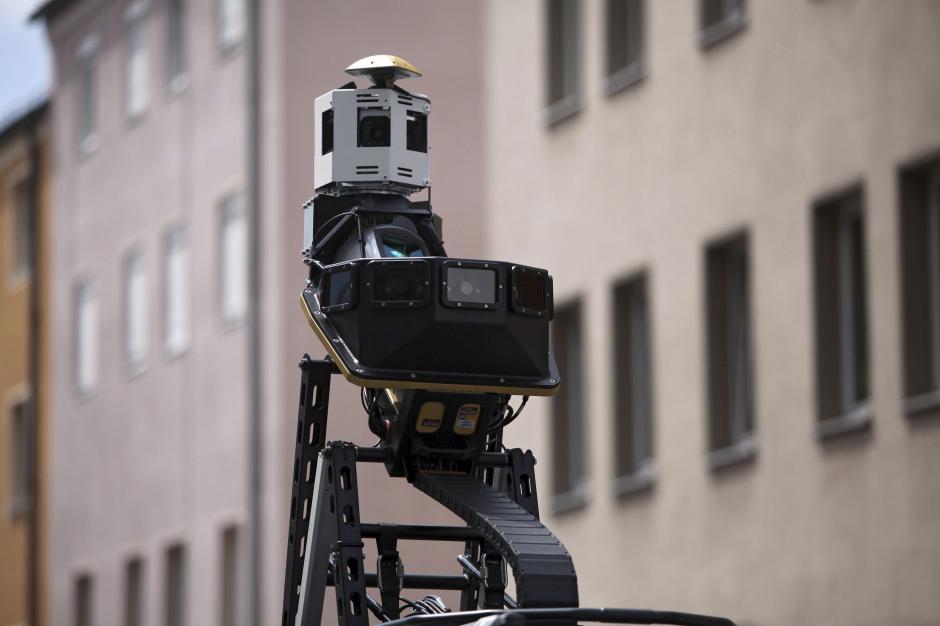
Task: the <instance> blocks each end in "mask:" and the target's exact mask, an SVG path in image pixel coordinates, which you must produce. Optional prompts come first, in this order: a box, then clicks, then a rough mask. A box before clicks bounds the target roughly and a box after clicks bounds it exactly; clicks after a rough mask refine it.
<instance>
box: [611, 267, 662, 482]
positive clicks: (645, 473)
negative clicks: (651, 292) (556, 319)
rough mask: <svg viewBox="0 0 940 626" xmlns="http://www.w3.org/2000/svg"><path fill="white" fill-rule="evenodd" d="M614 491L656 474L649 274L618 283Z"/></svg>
mask: <svg viewBox="0 0 940 626" xmlns="http://www.w3.org/2000/svg"><path fill="white" fill-rule="evenodd" d="M613 305H614V308H613V318H614V376H615V380H614V407H615V411H616V413H615V428H614V431H615V436H616V439H615V441H614V459H615V468H614V469H615V471H616V477H617V479H616V482H615V484H614V491H615V492H616V493H618V494H623V493H628V492H632V491H636V490H639V489H643V488H645V487H648V486H649V485H650V484H651V482H652V477H653V445H652V444H653V408H652V405H653V402H652V400H653V398H652V396H653V393H652V392H653V389H652V376H651V374H652V367H651V361H650V323H649V300H648V296H647V279H646V275H645V274H641V275H639V276H636V277H633V278H630V279H628V280H626V281H624V282H621V283H620V284H618V285H616V286H615V287H614V302H613Z"/></svg>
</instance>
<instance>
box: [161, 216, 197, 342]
mask: <svg viewBox="0 0 940 626" xmlns="http://www.w3.org/2000/svg"><path fill="white" fill-rule="evenodd" d="M176 246H180V247H181V251H179V252H177V251H176V249H175V247H176ZM174 253H178V254H181V255H182V257H181V260H180V261H179V262H180V263H181V264H182V268H181V269H180V270H179V271H180V274H179V275H178V276H175V275H174V273H173V272H174V268H173V267H172V266H171V261H173V260H174V257H173V256H172V255H173V254H174ZM174 280H180V281H181V285H180V286H179V287H176V286H175V284H174V283H173V281H174ZM175 298H180V299H181V300H180V302H178V303H177V302H176V300H175ZM163 303H164V306H163V346H164V350H165V351H166V354H167V356H168V357H170V358H176V357H179V356H182V355H183V354H185V353H186V352H187V351H188V350H189V348H190V347H191V346H192V323H193V320H192V246H191V237H190V231H189V227H188V226H186V225H184V224H177V225H175V226H173V227H172V228H170V229H169V230H167V231H166V233H165V234H164V238H163Z"/></svg>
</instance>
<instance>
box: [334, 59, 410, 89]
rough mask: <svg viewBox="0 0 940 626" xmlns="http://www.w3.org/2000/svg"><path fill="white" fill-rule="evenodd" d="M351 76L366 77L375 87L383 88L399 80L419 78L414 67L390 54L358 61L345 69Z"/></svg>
mask: <svg viewBox="0 0 940 626" xmlns="http://www.w3.org/2000/svg"><path fill="white" fill-rule="evenodd" d="M346 73H347V74H351V75H353V76H368V77H369V78H370V79H372V82H373V83H375V84H376V85H377V86H380V87H384V86H387V85H390V84H391V83H393V82H395V81H396V80H399V79H401V78H411V77H412V76H421V72H419V71H418V68H416V67H415V66H414V65H412V64H411V63H409V62H408V61H406V60H405V59H403V58H401V57H396V56H393V55H391V54H376V55H373V56H370V57H365V58H363V59H359V60H358V61H356V62H355V63H353V64H352V65H350V66H349V67H347V68H346Z"/></svg>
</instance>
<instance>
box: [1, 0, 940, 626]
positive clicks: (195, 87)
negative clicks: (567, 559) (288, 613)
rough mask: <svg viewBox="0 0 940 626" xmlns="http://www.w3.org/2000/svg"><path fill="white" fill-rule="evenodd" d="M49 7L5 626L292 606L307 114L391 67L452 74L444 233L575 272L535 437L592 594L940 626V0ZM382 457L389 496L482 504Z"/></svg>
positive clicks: (10, 184) (431, 558)
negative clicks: (360, 65)
mask: <svg viewBox="0 0 940 626" xmlns="http://www.w3.org/2000/svg"><path fill="white" fill-rule="evenodd" d="M36 4H38V6H37V7H36V11H35V13H34V18H35V19H36V20H38V21H41V22H42V23H44V24H45V27H46V30H47V34H48V39H49V43H50V46H51V49H52V60H53V68H54V69H53V78H52V83H51V86H50V105H49V109H48V121H42V120H43V119H44V118H43V116H44V115H46V113H45V111H46V108H45V107H44V106H39V107H37V108H35V109H32V108H30V109H29V110H28V111H27V112H26V113H25V114H21V115H17V116H15V117H14V118H13V119H11V121H10V122H8V123H6V124H5V125H3V127H2V128H3V130H2V131H0V202H2V205H0V206H2V212H0V237H2V239H0V241H2V242H3V244H2V251H3V254H0V257H2V258H0V280H2V282H4V285H5V287H4V289H2V290H0V291H2V294H0V332H2V335H0V356H2V358H0V393H2V394H3V396H2V400H3V403H4V404H3V411H4V412H3V415H2V417H3V422H2V426H3V427H2V428H0V446H2V447H0V455H2V457H0V458H2V460H3V462H2V469H0V483H2V484H0V501H2V503H3V507H4V510H3V511H2V513H3V514H4V516H3V519H2V520H0V624H24V623H32V622H33V621H35V623H37V624H56V625H59V624H63V625H66V624H71V625H74V626H89V625H91V624H95V625H113V624H125V625H127V626H132V625H138V624H149V625H154V624H165V625H167V626H171V625H172V626H177V625H185V624H193V625H195V624H224V625H244V626H248V625H249V624H253V623H263V624H274V623H278V622H280V616H279V613H280V608H281V597H282V584H283V571H284V570H283V568H284V556H285V547H286V542H285V539H286V530H287V514H288V505H289V489H290V479H291V474H290V463H291V457H292V454H293V445H292V442H293V436H294V432H293V431H294V418H295V415H296V413H295V412H296V410H297V408H296V405H295V402H296V398H297V386H298V381H299V372H298V370H297V369H296V368H295V367H294V365H295V364H296V362H297V360H298V359H299V357H300V356H301V354H302V353H303V352H304V351H310V352H311V354H312V356H314V357H319V356H321V354H322V349H321V348H320V347H319V345H318V344H317V342H316V340H315V338H314V337H313V335H312V333H311V332H310V331H309V329H307V328H306V324H305V322H304V320H303V316H302V315H301V313H300V309H299V306H298V305H297V299H298V294H299V290H300V289H301V287H302V286H303V280H304V277H305V272H304V267H303V266H302V265H301V263H300V262H299V261H300V258H299V254H298V253H299V251H300V247H301V213H300V205H301V203H302V202H303V201H304V200H306V199H307V198H308V197H309V196H310V195H312V192H313V188H312V187H313V185H312V181H313V172H312V167H313V154H314V153H313V119H312V113H313V100H314V98H315V97H316V96H317V95H319V94H321V93H323V92H325V91H327V90H329V89H331V88H335V87H337V86H338V85H340V84H342V83H344V82H346V80H347V78H348V77H346V76H345V75H343V74H342V68H344V67H346V66H347V65H348V64H349V63H351V62H352V61H354V60H356V59H358V58H360V57H363V56H366V55H369V54H374V53H386V52H387V53H392V54H397V55H401V56H403V57H404V58H406V59H408V60H410V61H412V62H413V63H414V64H415V65H417V66H418V68H419V69H421V70H422V71H423V72H424V74H425V78H421V79H413V80H409V81H408V82H407V83H405V84H404V85H403V86H404V87H405V88H407V89H409V90H414V91H418V92H421V93H426V94H428V95H429V96H430V98H431V100H432V102H433V104H434V125H433V128H432V129H431V144H432V149H433V150H432V155H433V159H432V165H431V168H432V179H433V183H434V206H435V211H436V212H438V213H439V214H441V215H442V216H443V217H444V234H445V239H446V243H447V244H448V250H449V252H450V253H451V254H457V255H461V256H475V255H480V256H486V257H492V258H505V259H510V260H517V261H520V262H524V263H527V264H532V265H538V266H542V267H547V268H549V269H550V270H551V272H552V273H553V274H554V286H555V294H556V318H555V323H554V345H555V351H556V354H557V355H558V357H559V359H560V365H561V367H562V370H563V374H564V379H565V381H566V382H565V385H564V387H563V389H562V391H561V392H560V393H559V395H558V396H557V397H556V398H554V399H553V400H536V399H533V401H532V402H530V403H529V408H528V409H527V411H526V415H525V419H524V424H523V423H522V422H518V423H516V425H515V426H514V427H512V428H510V429H509V431H508V443H509V444H510V445H516V446H521V447H531V448H533V450H534V451H535V452H536V455H537V457H538V458H539V472H540V473H539V476H540V482H541V493H542V500H543V506H542V511H543V514H544V516H545V518H546V521H547V523H548V524H549V525H550V526H551V527H552V528H553V529H554V530H555V531H556V533H557V534H558V535H559V537H560V538H561V539H562V540H563V541H564V542H565V543H566V545H567V546H568V548H569V549H570V550H571V552H572V553H573V556H574V558H575V563H576V565H577V567H578V573H579V578H580V581H581V597H582V604H583V605H607V606H614V605H620V606H631V605H632V606H637V605H639V606H654V607H663V608H675V609H687V610H694V611H702V612H710V613H724V614H727V615H729V616H731V617H733V618H735V619H736V620H738V621H739V623H742V624H752V625H768V626H769V625H771V624H817V623H819V624H853V625H855V624H872V625H874V624H885V623H890V624H910V625H927V624H936V623H937V622H938V621H940V594H938V593H937V591H938V590H940V480H938V478H937V477H938V476H940V455H938V454H937V450H938V446H940V426H938V425H940V421H938V418H940V165H938V164H940V74H938V73H937V71H936V65H937V63H936V59H938V58H940V3H938V2H936V0H909V1H908V2H904V3H884V2H877V1H876V0H815V1H814V0H796V1H793V2H788V3H781V2H770V1H769V0H766V1H761V0H750V1H747V0H662V1H660V2H652V1H645V2H644V1H643V0H596V1H585V0H580V1H579V0H514V1H513V2H505V1H498V0H489V1H488V2H484V3H478V2H457V1H456V0H449V1H440V0H439V1H433V0H413V1H409V2H407V3H405V2H397V3H389V2H377V1H375V0H347V1H341V0H318V1H317V2H286V1H270V2H260V1H259V2H258V3H257V4H258V6H260V20H252V19H251V17H250V16H251V10H250V7H251V6H253V3H252V2H250V1H249V0H49V1H47V2H44V3H36ZM253 42H258V45H257V46H256V45H254V44H253ZM256 53H257V54H256ZM254 87H257V90H255V89H254ZM30 137H33V138H34V139H30ZM35 138H38V139H39V141H38V143H36V142H35ZM47 141H48V142H51V144H49V145H51V150H49V151H48V153H47V154H44V153H43V151H44V150H46V145H47V144H46V143H44V142H47ZM30 146H33V147H34V148H36V147H38V152H37V151H36V150H35V149H30ZM37 154H40V155H42V156H40V157H38V158H37V156H36V155H37ZM37 164H39V166H38V167H37ZM23 181H28V183H24V182H23ZM43 181H46V182H43ZM24 184H26V185H27V187H24V186H23V185H24ZM36 190H39V191H36ZM49 192H51V194H50V193H49ZM44 203H47V204H44ZM27 206H28V207H32V210H30V209H28V208H23V207H27ZM44 207H47V208H44ZM44 215H48V216H49V218H51V219H49V220H48V222H46V221H45V218H43V217H42V216H44ZM255 215H257V219H258V221H257V222H255V221H254V216H255ZM36 216H40V219H38V220H35V217H36ZM28 219H33V220H35V221H34V222H33V223H36V224H48V226H41V227H39V228H38V229H33V232H34V233H35V236H34V237H32V238H31V239H27V241H31V242H36V243H38V244H39V245H38V246H35V247H30V246H29V245H24V243H23V242H24V236H25V235H24V234H23V233H26V232H29V231H30V229H32V226H31V225H29V224H26V221H27V220H28ZM253 225H255V226H256V227H253ZM30 250H35V251H36V252H31V251H30ZM255 250H257V251H258V252H259V257H258V258H259V265H258V267H257V272H258V273H257V281H253V280H251V279H250V278H251V277H252V276H255V275H256V274H255V271H254V269H253V268H252V265H251V263H250V259H251V258H252V253H253V251H255ZM30 255H35V256H36V257H37V258H38V259H39V261H38V265H39V269H38V270H36V269H34V268H35V266H36V261H35V260H34V261H32V262H30V263H27V262H26V261H25V259H27V258H31V257H30ZM45 264H48V265H45ZM43 267H48V271H45V270H43V269H42V268H43ZM40 282H41V284H40V285H39V289H34V290H31V289H30V288H29V285H34V286H35V285H37V284H39V283H40ZM33 293H36V294H40V295H41V298H38V299H32V300H31V298H33V296H32V294H33ZM255 294H257V297H256V295H255ZM31 303H32V304H31ZM31 307H32V309H31ZM30 310H32V311H33V312H34V313H38V315H31V314H30ZM43 333H48V334H49V339H50V341H49V343H48V344H45V343H43V341H42V340H41V339H40V340H39V341H35V340H33V341H30V340H28V339H27V338H28V337H34V338H35V337H39V338H42V337H44V336H45V335H44V334H43ZM47 345H48V348H47V347H46V346H47ZM52 347H54V348H55V349H54V350H52V349H51V348H52ZM47 352H48V354H47ZM43 355H45V358H42V357H43ZM255 357H257V358H255ZM37 390H38V391H37ZM35 400H38V406H37V405H36V402H35ZM332 402H333V406H332V416H333V417H332V420H331V425H330V432H329V437H330V438H334V439H347V440H354V441H358V442H363V443H371V442H372V439H371V435H370V434H369V432H368V430H367V428H366V420H365V419H363V414H362V411H361V408H360V407H359V399H358V393H357V390H356V389H354V388H352V387H351V386H349V385H347V384H345V383H342V382H340V381H339V380H338V379H337V383H336V384H335V385H334V388H333V398H332ZM34 415H35V417H33V416H34ZM23 424H26V426H23ZM44 433H46V434H44ZM24 442H25V443H24ZM46 443H48V445H47V446H46V445H45V444H46ZM36 452H38V454H37V453H36ZM45 459H47V460H45ZM43 470H45V471H43ZM361 472H362V477H363V480H362V481H361V485H362V487H361V488H362V500H363V510H364V519H365V518H368V519H370V520H375V519H379V518H384V519H390V520H398V521H425V522H434V521H443V520H450V519H452V518H450V516H449V515H448V514H446V513H445V512H444V511H442V510H440V508H439V507H437V506H436V505H434V504H433V503H432V502H431V501H430V500H428V499H426V498H424V497H422V496H420V495H419V494H418V493H417V492H415V491H414V490H411V489H409V488H407V487H406V486H405V485H404V484H403V483H402V482H400V481H399V482H392V481H390V479H387V478H385V477H384V470H382V469H381V468H378V467H374V466H371V465H370V466H367V467H363V468H362V469H361ZM34 475H35V476H36V479H35V480H34V479H32V478H31V477H32V476H34ZM45 512H48V513H45ZM43 520H47V521H48V525H49V528H48V530H46V528H45V526H44V524H45V523H47V522H44V521H43ZM47 546H48V548H47ZM403 557H404V559H405V565H406V568H407V569H408V570H409V571H418V570H422V569H432V570H436V571H441V572H443V571H454V569H455V562H454V560H453V557H454V554H452V553H449V552H448V551H447V549H446V548H445V549H444V550H442V551H441V553H440V554H437V555H428V554H423V553H418V552H416V551H414V550H412V551H411V552H409V550H408V547H407V546H406V547H405V548H404V550H403ZM373 558H374V555H372V554H370V553H369V552H368V551H367V560H369V561H370V562H371V561H372V560H373ZM45 590H48V591H45ZM419 593H420V592H416V595H418V594H419ZM330 619H331V618H328V619H327V620H326V621H325V623H331V621H330Z"/></svg>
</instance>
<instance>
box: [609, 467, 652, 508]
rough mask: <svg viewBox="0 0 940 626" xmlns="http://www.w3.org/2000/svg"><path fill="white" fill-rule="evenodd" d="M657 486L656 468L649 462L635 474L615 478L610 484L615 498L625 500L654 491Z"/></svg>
mask: <svg viewBox="0 0 940 626" xmlns="http://www.w3.org/2000/svg"><path fill="white" fill-rule="evenodd" d="M655 484H656V467H655V466H654V465H653V464H652V463H650V462H647V463H644V464H643V465H642V466H641V467H640V468H639V469H637V470H636V471H634V472H633V473H631V474H627V475H625V476H618V477H617V478H615V479H614V480H613V481H612V482H611V483H610V492H611V495H613V496H614V497H615V498H618V499H625V498H628V497H630V496H635V495H639V494H642V493H647V492H649V491H652V489H653V486H654V485H655Z"/></svg>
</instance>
